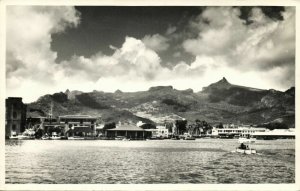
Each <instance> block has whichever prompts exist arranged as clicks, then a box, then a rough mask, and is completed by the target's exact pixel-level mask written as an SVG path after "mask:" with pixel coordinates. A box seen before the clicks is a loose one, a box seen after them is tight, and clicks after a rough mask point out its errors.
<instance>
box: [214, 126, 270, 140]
mask: <svg viewBox="0 0 300 191" xmlns="http://www.w3.org/2000/svg"><path fill="white" fill-rule="evenodd" d="M266 130H267V129H266V128H263V127H251V126H239V127H237V128H216V127H214V128H213V129H212V134H211V135H212V137H221V138H233V137H250V136H252V134H253V133H256V132H265V131H266Z"/></svg>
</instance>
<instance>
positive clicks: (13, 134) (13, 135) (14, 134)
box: [9, 132, 18, 140]
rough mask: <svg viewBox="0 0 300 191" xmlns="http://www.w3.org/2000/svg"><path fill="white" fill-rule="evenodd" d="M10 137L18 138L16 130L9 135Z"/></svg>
mask: <svg viewBox="0 0 300 191" xmlns="http://www.w3.org/2000/svg"><path fill="white" fill-rule="evenodd" d="M9 139H12V140H16V139H18V136H17V134H16V132H13V133H12V135H11V136H10V137H9Z"/></svg>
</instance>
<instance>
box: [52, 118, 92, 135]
mask: <svg viewBox="0 0 300 191" xmlns="http://www.w3.org/2000/svg"><path fill="white" fill-rule="evenodd" d="M96 120H97V118H96V117H92V116H89V115H64V116H59V117H58V121H59V124H60V125H64V126H65V128H64V131H65V132H64V133H65V134H66V135H67V136H68V137H71V136H83V137H85V136H95V135H96Z"/></svg>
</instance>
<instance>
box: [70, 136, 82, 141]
mask: <svg viewBox="0 0 300 191" xmlns="http://www.w3.org/2000/svg"><path fill="white" fill-rule="evenodd" d="M68 140H84V137H77V136H75V137H68Z"/></svg>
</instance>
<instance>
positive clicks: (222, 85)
mask: <svg viewBox="0 0 300 191" xmlns="http://www.w3.org/2000/svg"><path fill="white" fill-rule="evenodd" d="M230 87H232V84H230V83H229V82H228V81H227V79H226V78H225V77H223V78H222V79H221V80H219V81H217V82H215V83H212V84H210V85H209V86H207V87H203V91H209V90H211V89H228V88H230Z"/></svg>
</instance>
